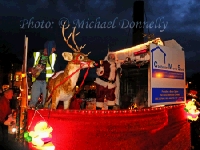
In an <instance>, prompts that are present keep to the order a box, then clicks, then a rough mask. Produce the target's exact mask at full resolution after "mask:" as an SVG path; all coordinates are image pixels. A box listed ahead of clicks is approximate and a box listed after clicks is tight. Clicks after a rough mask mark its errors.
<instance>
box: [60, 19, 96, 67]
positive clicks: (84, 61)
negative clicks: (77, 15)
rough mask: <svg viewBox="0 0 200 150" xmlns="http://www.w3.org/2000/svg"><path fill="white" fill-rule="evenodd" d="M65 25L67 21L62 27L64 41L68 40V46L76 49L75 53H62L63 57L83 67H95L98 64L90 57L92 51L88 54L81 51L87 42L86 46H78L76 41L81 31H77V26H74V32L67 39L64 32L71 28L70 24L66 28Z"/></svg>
mask: <svg viewBox="0 0 200 150" xmlns="http://www.w3.org/2000/svg"><path fill="white" fill-rule="evenodd" d="M64 26H65V23H64V25H63V27H62V35H63V38H64V41H65V42H66V44H67V45H68V47H69V48H71V49H72V50H73V51H74V53H70V52H63V53H62V56H63V58H64V59H65V60H66V61H69V63H73V64H77V65H79V64H80V65H81V67H82V68H88V67H94V66H95V65H96V64H95V61H93V60H90V59H89V58H88V55H89V54H90V52H89V53H88V54H84V53H81V50H82V49H83V48H84V47H85V45H86V44H85V45H84V46H80V47H78V46H77V44H76V42H75V36H77V35H79V33H80V32H78V33H75V29H76V28H75V27H74V29H73V32H72V33H70V35H69V36H68V38H67V39H66V37H65V34H64V32H65V30H66V29H68V28H69V26H70V25H68V26H67V27H66V28H65V27H64ZM70 37H72V41H73V43H74V45H75V47H76V48H74V47H73V46H72V45H71V44H69V39H70Z"/></svg>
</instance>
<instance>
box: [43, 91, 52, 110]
mask: <svg viewBox="0 0 200 150" xmlns="http://www.w3.org/2000/svg"><path fill="white" fill-rule="evenodd" d="M49 95H50V93H49V91H48V92H47V96H46V102H45V103H44V108H49V104H50V102H51V100H49V101H47V100H48V98H49Z"/></svg>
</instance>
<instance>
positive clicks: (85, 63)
mask: <svg viewBox="0 0 200 150" xmlns="http://www.w3.org/2000/svg"><path fill="white" fill-rule="evenodd" d="M68 27H69V26H68ZM68 27H67V28H68ZM65 29H66V28H65ZM62 33H63V37H64V41H65V42H66V43H67V45H68V46H69V47H70V48H71V49H72V50H73V51H74V53H69V52H63V53H62V56H63V58H64V59H65V60H66V61H68V64H67V66H66V68H65V70H64V71H61V72H58V73H57V74H55V75H54V76H52V77H51V78H50V79H49V82H48V96H47V98H48V97H49V96H51V101H47V102H46V104H45V107H48V105H49V103H50V102H51V103H52V104H51V109H56V108H57V105H58V102H59V101H63V102H64V109H69V105H70V102H71V98H72V97H73V96H74V94H75V86H76V83H77V80H78V78H79V75H80V70H81V69H84V68H89V67H94V65H95V62H94V61H92V60H90V59H88V54H84V53H81V52H80V51H81V49H82V48H84V46H83V47H82V46H81V47H80V48H79V47H78V46H77V45H76V42H75V40H74V37H75V36H76V35H78V34H79V33H78V34H76V35H75V28H74V30H73V32H72V33H71V34H70V35H69V36H68V39H66V38H65V36H64V25H63V28H62ZM71 36H72V41H73V42H74V44H75V45H76V48H73V47H72V46H71V45H70V44H69V43H68V40H69V38H70V37H71Z"/></svg>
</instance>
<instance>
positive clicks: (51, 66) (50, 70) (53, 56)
mask: <svg viewBox="0 0 200 150" xmlns="http://www.w3.org/2000/svg"><path fill="white" fill-rule="evenodd" d="M33 57H34V65H33V67H35V65H37V64H38V63H39V61H40V58H39V57H40V52H33ZM56 57H57V55H56V54H55V53H51V55H49V61H47V64H46V82H48V80H49V78H50V77H51V76H52V75H53V73H54V72H53V70H54V65H55V62H56ZM49 62H50V64H49ZM35 80H36V78H34V77H32V82H34V81H35Z"/></svg>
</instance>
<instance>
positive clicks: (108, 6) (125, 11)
mask: <svg viewBox="0 0 200 150" xmlns="http://www.w3.org/2000/svg"><path fill="white" fill-rule="evenodd" d="M133 2H134V1H127V2H126V1H121V0H118V1H116V0H73V1H64V0H57V1H56V0H51V1H50V0H36V1H32V2H31V1H30V2H28V3H26V2H24V1H20V2H17V1H10V0H7V1H0V29H1V30H0V43H5V42H6V43H7V44H8V45H9V46H10V47H11V49H12V51H13V52H14V53H16V54H17V55H18V56H19V57H21V58H22V56H23V44H24V35H27V36H28V38H29V45H28V47H29V50H31V49H43V45H44V42H45V41H46V40H55V41H56V44H57V53H58V55H59V60H60V63H61V64H62V65H61V66H62V67H64V66H65V65H66V62H64V61H63V58H62V57H61V53H62V52H64V51H68V52H72V50H71V49H69V48H68V46H67V45H66V44H65V42H64V41H63V38H62V34H61V28H60V24H62V23H63V20H66V21H67V23H70V24H71V26H70V28H69V29H68V30H67V31H66V32H65V34H66V36H68V35H69V33H70V32H71V31H72V27H74V26H76V27H77V32H80V34H79V36H77V37H76V41H77V44H78V45H83V44H86V47H85V48H84V49H83V50H82V52H84V53H88V52H89V51H91V52H92V53H91V54H90V55H89V57H90V58H91V59H93V60H99V59H103V58H104V57H105V55H106V54H107V49H108V44H109V47H110V50H111V51H116V50H119V49H122V48H127V47H131V45H132V29H131V28H132V27H131V21H132V14H133ZM199 6H200V3H198V1H197V0H196V1H195V0H179V1H175V0H168V1H167V0H166V1H160V0H148V1H147V2H146V1H145V13H146V17H145V21H146V22H147V23H148V25H146V26H145V32H146V33H147V31H148V30H149V31H150V33H153V34H154V35H155V37H160V38H161V39H162V40H163V41H165V40H171V39H175V40H176V41H177V42H178V43H179V44H180V45H181V46H182V47H183V48H184V51H185V57H186V70H187V76H190V75H191V74H192V73H195V72H198V71H200V67H198V66H197V64H200V58H199V54H200V51H199V39H200V34H199V33H200V27H199V24H200V18H199V14H200V9H199V8H200V7H199ZM31 18H32V19H31ZM37 21H39V22H41V23H40V24H39V23H38V22H37ZM92 21H94V22H96V21H97V22H98V21H100V23H101V24H102V23H103V22H105V25H101V26H98V25H96V26H95V25H94V24H95V23H92ZM81 22H82V24H79V23H81ZM111 22H112V23H111ZM151 22H153V24H152V26H150V25H149V24H150V23H151ZM123 23H124V24H123ZM127 24H129V26H127ZM62 67H61V68H62ZM90 74H93V75H94V74H95V73H94V70H93V73H92V72H91V73H90Z"/></svg>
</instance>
